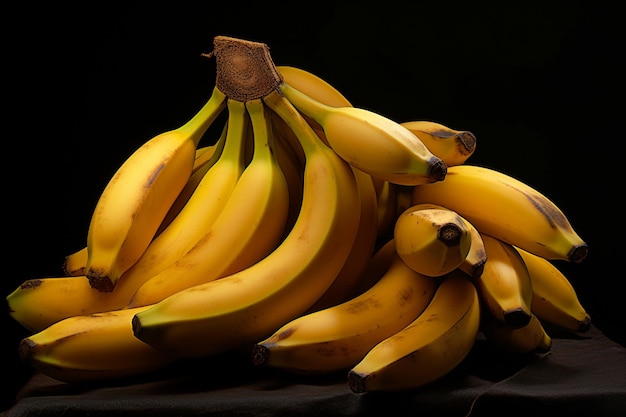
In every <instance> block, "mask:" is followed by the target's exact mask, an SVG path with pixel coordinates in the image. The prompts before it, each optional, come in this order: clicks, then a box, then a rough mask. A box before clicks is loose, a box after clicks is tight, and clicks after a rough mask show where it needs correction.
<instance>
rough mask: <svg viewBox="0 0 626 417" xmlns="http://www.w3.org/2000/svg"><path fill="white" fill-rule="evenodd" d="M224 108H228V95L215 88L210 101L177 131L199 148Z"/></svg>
mask: <svg viewBox="0 0 626 417" xmlns="http://www.w3.org/2000/svg"><path fill="white" fill-rule="evenodd" d="M216 102H217V103H216ZM218 103H219V105H218ZM224 107H226V95H225V94H224V93H222V92H221V91H220V90H218V89H217V88H215V87H214V88H213V93H212V94H211V97H210V98H209V100H208V101H207V102H206V103H205V104H204V106H202V108H201V109H200V110H199V111H198V112H197V113H196V114H195V115H194V116H193V117H192V118H191V119H189V121H187V122H186V123H185V124H184V125H182V126H181V127H179V128H178V129H177V130H178V132H179V133H181V134H182V135H183V136H188V137H189V138H191V140H192V141H193V142H194V143H195V144H196V146H198V143H199V142H200V139H202V136H203V135H204V133H205V132H206V130H207V129H208V128H209V126H210V125H211V123H213V121H214V120H215V119H216V118H217V117H218V116H219V115H220V113H221V111H222V109H224Z"/></svg>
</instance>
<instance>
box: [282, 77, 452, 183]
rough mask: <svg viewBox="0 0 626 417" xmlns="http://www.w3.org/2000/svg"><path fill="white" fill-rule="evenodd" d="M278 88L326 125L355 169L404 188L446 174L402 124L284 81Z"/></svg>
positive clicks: (334, 145)
mask: <svg viewBox="0 0 626 417" xmlns="http://www.w3.org/2000/svg"><path fill="white" fill-rule="evenodd" d="M279 88H280V91H281V92H282V93H283V94H284V95H285V97H286V98H287V99H288V100H289V101H290V102H292V103H293V105H294V106H295V107H296V108H297V109H298V110H299V111H300V112H302V114H304V115H305V116H307V117H309V118H311V119H313V120H315V122H317V123H318V124H319V125H320V126H321V127H322V129H323V131H324V136H325V138H326V140H327V141H328V144H329V145H330V146H331V148H332V149H333V150H334V151H335V152H336V153H337V154H338V155H339V156H341V158H343V159H344V160H345V161H347V162H348V163H349V164H350V165H352V166H354V167H355V168H358V169H360V170H362V171H365V172H366V173H368V174H370V175H371V176H373V177H376V178H380V179H385V180H388V181H390V182H393V183H395V184H403V185H418V184H426V183H431V182H437V181H441V180H443V179H444V177H445V176H446V165H445V163H444V162H443V161H442V160H441V159H439V158H438V157H436V156H435V155H433V154H432V153H431V152H430V151H429V150H428V148H426V146H425V145H424V144H423V143H422V141H420V140H419V138H418V137H417V136H415V135H414V134H413V133H411V131H409V130H408V129H407V128H405V127H403V126H402V125H400V124H399V123H396V122H394V121H393V120H391V119H389V118H387V117H384V116H382V115H380V114H378V113H375V112H372V111H369V110H366V109H362V108H357V107H347V106H344V107H331V106H328V105H326V104H324V103H321V102H320V101H317V100H315V99H314V98H312V97H311V96H309V95H307V94H304V93H302V92H300V91H299V90H297V89H296V88H295V87H293V86H291V85H290V84H288V83H286V82H284V81H283V82H282V83H281V84H280V86H279Z"/></svg>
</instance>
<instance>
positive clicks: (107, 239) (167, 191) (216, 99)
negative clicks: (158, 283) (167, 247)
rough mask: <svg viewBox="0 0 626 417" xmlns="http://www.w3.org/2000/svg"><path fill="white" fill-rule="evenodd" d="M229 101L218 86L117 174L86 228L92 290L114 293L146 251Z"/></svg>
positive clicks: (123, 165) (141, 150)
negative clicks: (205, 137) (184, 119)
mask: <svg viewBox="0 0 626 417" xmlns="http://www.w3.org/2000/svg"><path fill="white" fill-rule="evenodd" d="M225 102H226V96H225V95H224V94H222V93H221V92H220V91H219V90H218V89H217V88H214V89H213V93H212V95H211V97H210V98H209V100H208V101H207V103H206V104H205V105H204V106H203V107H202V109H200V111H199V112H198V113H196V115H195V116H194V117H193V118H191V119H190V120H189V121H188V122H187V123H185V124H184V125H183V126H181V127H179V128H178V129H175V130H172V131H169V132H165V133H162V134H159V135H157V136H155V137H154V138H152V139H150V140H148V141H146V142H145V143H144V144H143V145H141V146H140V147H139V148H138V149H137V150H136V151H135V152H133V154H132V155H131V156H129V157H128V158H127V159H126V161H124V163H123V164H122V165H121V166H120V167H119V168H118V170H117V172H116V173H115V174H114V175H113V177H112V178H111V180H110V181H109V183H108V184H107V185H106V187H105V189H104V190H103V192H102V194H101V195H100V198H99V199H98V202H97V203H96V207H95V209H94V211H93V214H92V217H91V220H90V223H89V227H88V233H87V248H88V257H87V264H86V265H85V274H86V276H87V278H88V279H89V282H90V283H91V285H92V286H93V287H94V288H96V289H98V290H101V291H111V290H112V289H113V288H114V287H115V285H116V284H117V281H118V280H119V278H120V276H121V275H122V273H123V272H125V271H126V270H127V269H128V268H130V267H131V266H132V265H133V264H134V263H135V262H136V261H137V259H139V257H140V256H141V255H142V254H143V252H144V251H145V249H146V247H147V246H148V244H149V243H150V241H151V240H152V238H153V237H154V235H155V233H156V231H157V229H158V227H159V225H160V223H161V222H162V220H163V218H164V216H165V214H166V213H167V211H168V210H169V208H170V206H171V205H172V203H173V202H174V200H175V199H176V197H177V196H178V193H179V192H180V191H181V190H182V188H183V187H184V186H185V183H186V182H187V180H188V179H189V176H190V175H191V171H192V169H193V161H194V158H195V153H196V148H197V146H198V143H199V141H200V139H201V138H202V136H203V134H204V133H205V132H206V130H207V129H208V127H209V126H210V125H211V123H212V122H213V121H214V120H215V119H216V118H217V116H218V115H219V114H220V113H221V111H222V110H223V109H224V108H225Z"/></svg>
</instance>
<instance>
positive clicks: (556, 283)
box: [515, 248, 591, 332]
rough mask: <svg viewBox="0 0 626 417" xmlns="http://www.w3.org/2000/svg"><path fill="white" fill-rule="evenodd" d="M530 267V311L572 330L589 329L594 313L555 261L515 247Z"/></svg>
mask: <svg viewBox="0 0 626 417" xmlns="http://www.w3.org/2000/svg"><path fill="white" fill-rule="evenodd" d="M515 249H517V251H518V252H519V253H520V255H522V258H523V260H524V263H525V264H526V267H527V268H528V273H529V275H530V281H531V283H532V288H533V298H532V302H531V304H530V309H531V311H532V312H533V313H534V314H535V315H536V316H537V317H538V318H539V319H540V320H541V321H544V322H547V323H550V324H553V325H556V326H559V327H561V328H563V329H567V330H570V331H573V332H586V331H588V330H589V328H590V327H591V316H590V315H589V313H588V312H587V310H586V309H585V308H584V307H583V305H582V304H581V302H580V299H579V298H578V294H577V293H576V290H575V289H574V287H573V286H572V283H571V282H570V281H569V279H568V278H567V277H566V276H565V274H563V272H561V270H560V269H558V268H557V267H556V265H554V264H553V263H552V262H550V261H548V260H547V259H545V258H542V257H540V256H537V255H533V254H532V253H530V252H527V251H525V250H523V249H520V248H515Z"/></svg>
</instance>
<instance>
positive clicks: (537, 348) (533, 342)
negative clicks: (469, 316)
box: [480, 313, 552, 355]
mask: <svg viewBox="0 0 626 417" xmlns="http://www.w3.org/2000/svg"><path fill="white" fill-rule="evenodd" d="M480 329H481V331H482V333H483V335H484V336H485V340H486V341H487V342H488V343H491V344H493V345H494V346H495V347H497V348H498V349H502V350H504V351H505V352H507V353H512V354H516V355H521V354H528V353H547V352H549V351H550V350H551V348H552V338H551V337H550V335H549V334H548V333H547V332H546V330H545V328H544V327H543V325H542V323H541V321H540V320H539V319H538V318H537V316H536V315H535V314H531V316H530V321H529V322H528V324H526V325H525V326H523V327H515V326H511V325H510V324H508V323H502V322H501V321H499V320H497V319H495V318H493V317H490V316H489V314H488V313H487V314H483V316H482V319H481V326H480Z"/></svg>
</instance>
